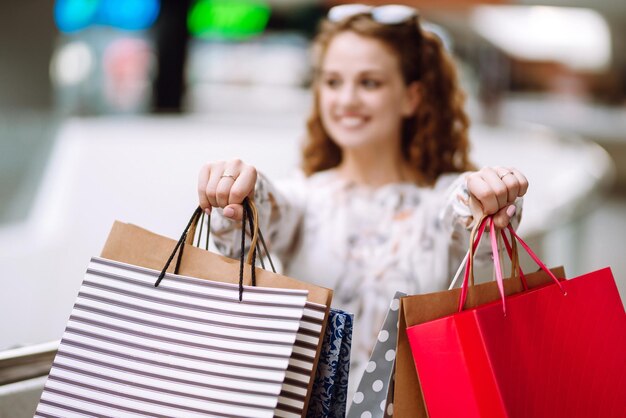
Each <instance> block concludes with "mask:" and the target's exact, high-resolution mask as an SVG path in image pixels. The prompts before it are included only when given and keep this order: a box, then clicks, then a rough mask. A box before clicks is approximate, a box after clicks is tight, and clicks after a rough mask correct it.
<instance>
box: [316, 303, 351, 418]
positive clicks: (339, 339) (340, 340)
mask: <svg viewBox="0 0 626 418" xmlns="http://www.w3.org/2000/svg"><path fill="white" fill-rule="evenodd" d="M352 322H353V315H352V314H350V313H346V312H344V311H341V310H339V309H333V308H331V310H330V314H329V315H328V325H327V326H326V333H325V334H324V341H323V343H322V351H321V353H320V359H319V362H318V364H317V371H316V374H315V381H314V383H313V392H312V393H311V400H310V402H309V409H308V411H307V417H310V418H313V417H315V418H322V417H323V418H341V417H345V415H346V402H347V396H348V375H349V372H350V347H351V345H352Z"/></svg>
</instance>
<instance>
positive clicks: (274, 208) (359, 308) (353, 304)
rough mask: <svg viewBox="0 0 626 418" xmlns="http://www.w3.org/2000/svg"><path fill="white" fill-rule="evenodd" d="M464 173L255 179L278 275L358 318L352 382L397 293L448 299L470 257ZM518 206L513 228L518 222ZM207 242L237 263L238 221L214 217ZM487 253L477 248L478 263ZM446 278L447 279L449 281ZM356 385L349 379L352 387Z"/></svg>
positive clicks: (262, 222)
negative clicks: (424, 178) (432, 180)
mask: <svg viewBox="0 0 626 418" xmlns="http://www.w3.org/2000/svg"><path fill="white" fill-rule="evenodd" d="M466 177H467V176H466V175H465V174H461V175H459V174H449V175H442V176H440V178H439V179H438V181H437V182H436V184H435V186H434V187H432V188H427V187H418V186H416V185H415V184H413V183H397V184H389V185H385V186H382V187H378V188H369V187H366V186H362V185H357V184H354V183H351V182H349V181H346V180H344V179H342V178H340V177H339V176H338V174H337V171H336V170H327V171H323V172H319V173H316V174H313V175H311V176H310V177H305V176H304V175H303V174H301V173H297V174H296V175H294V176H293V177H291V178H289V179H286V180H284V181H281V182H277V183H275V184H272V183H271V182H269V181H268V180H267V179H266V178H265V177H263V176H262V175H260V176H259V180H258V181H257V186H256V190H255V197H254V199H255V203H256V204H257V207H258V209H259V224H260V227H261V231H262V232H263V235H264V237H265V239H266V242H267V244H268V246H269V251H270V252H271V253H272V255H273V256H274V258H276V257H278V258H279V260H280V262H281V263H282V266H283V274H285V275H287V276H290V277H293V278H296V279H298V280H301V281H307V282H311V283H314V284H317V285H320V286H323V287H327V288H330V289H333V290H334V296H333V302H332V304H333V306H334V307H338V308H339V309H343V310H345V311H348V312H351V313H354V314H355V321H354V330H353V340H352V353H351V360H352V361H351V362H352V366H353V368H352V370H353V372H354V373H351V378H352V377H353V376H354V378H357V376H360V374H361V372H360V370H361V369H362V367H364V365H365V364H367V361H368V359H369V356H370V352H371V350H372V348H373V346H374V344H375V342H376V339H377V335H378V332H379V330H380V327H381V325H382V322H383V320H384V318H385V315H386V313H387V310H388V308H389V303H390V301H391V299H392V297H393V295H394V293H395V292H396V291H402V292H405V293H407V294H418V293H429V292H436V291H440V290H445V289H447V288H448V286H449V284H450V280H451V278H452V274H453V273H454V272H455V271H456V269H457V268H458V266H459V264H460V262H461V260H462V259H463V256H464V255H465V252H466V251H467V248H468V241H469V234H470V229H469V228H470V226H471V224H472V221H473V217H472V215H471V212H470V209H469V206H468V198H469V193H468V191H467V186H466ZM520 205H521V200H520V201H519V202H518V203H517V206H518V210H517V212H516V220H515V221H516V222H515V223H517V222H519V216H520V214H521V207H519V206H520ZM213 213H216V214H217V216H212V221H211V226H212V228H211V229H212V234H214V237H215V245H216V247H217V249H218V250H219V251H220V252H221V253H223V254H224V255H226V256H229V257H238V256H239V254H240V245H241V244H240V237H241V235H240V222H233V221H231V220H229V219H227V218H225V217H223V216H222V214H221V210H214V211H213ZM487 254H490V251H489V247H488V246H485V245H481V254H479V255H478V256H477V257H478V258H479V259H480V258H482V259H483V260H484V259H485V258H486V256H487ZM451 272H452V274H451ZM351 380H352V379H351Z"/></svg>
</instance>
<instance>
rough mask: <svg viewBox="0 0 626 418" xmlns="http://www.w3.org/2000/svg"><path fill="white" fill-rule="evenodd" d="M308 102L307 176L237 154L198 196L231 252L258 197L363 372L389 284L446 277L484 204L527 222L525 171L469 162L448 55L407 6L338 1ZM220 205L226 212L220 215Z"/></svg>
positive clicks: (318, 48) (500, 215)
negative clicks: (348, 323)
mask: <svg viewBox="0 0 626 418" xmlns="http://www.w3.org/2000/svg"><path fill="white" fill-rule="evenodd" d="M314 65H315V79H314V83H313V93H314V105H313V111H312V114H311V116H310V118H309V121H308V125H307V126H308V137H307V139H306V143H305V146H304V149H303V154H302V174H301V175H300V176H296V178H292V179H289V180H288V181H285V182H284V183H282V184H276V185H274V184H272V183H270V182H269V181H268V180H267V179H265V178H264V177H263V176H262V175H258V173H257V170H256V168H255V167H252V166H250V165H247V164H245V163H243V162H242V161H240V160H234V161H228V162H212V163H208V164H206V165H205V166H204V167H202V169H201V171H200V175H199V183H198V193H199V199H200V205H201V206H202V208H203V209H205V211H207V212H211V209H212V208H223V211H215V212H218V216H214V217H213V221H212V222H213V225H212V227H213V229H214V231H215V233H216V236H217V245H218V249H219V250H220V251H222V252H223V253H225V254H226V255H229V256H232V257H234V256H237V248H238V246H237V243H238V242H239V241H238V240H237V239H236V238H235V235H236V234H237V233H239V229H238V228H239V223H238V222H234V221H236V220H240V219H241V216H242V210H243V209H242V206H241V202H242V200H243V199H244V198H245V197H246V196H254V199H255V202H256V203H257V205H258V206H259V212H260V215H261V220H260V222H261V228H262V229H263V231H264V234H266V237H267V238H268V239H269V242H270V246H271V251H272V252H273V253H275V254H276V255H277V256H278V258H279V259H280V260H281V261H282V262H283V266H284V271H285V274H287V275H289V276H292V277H295V278H298V279H300V280H305V281H310V282H313V283H316V284H319V285H321V286H325V287H329V288H333V289H334V291H335V294H334V299H333V305H335V306H337V307H339V308H342V309H344V310H347V311H349V312H353V313H354V314H355V318H356V319H355V330H354V335H353V348H352V360H353V365H354V366H356V367H357V368H356V369H353V373H351V377H354V378H355V379H358V378H359V377H360V374H361V370H360V369H359V366H361V367H362V366H363V365H364V364H365V363H366V362H367V359H368V357H369V354H370V350H371V348H372V346H373V344H374V343H375V341H376V335H377V332H378V330H379V328H380V326H381V323H382V320H383V319H384V315H385V313H386V311H387V308H388V304H389V301H390V300H391V298H392V296H393V294H394V293H395V291H398V290H399V291H404V292H406V293H413V294H414V293H425V292H432V291H439V290H443V289H445V288H447V286H448V284H449V280H450V278H451V274H450V271H451V269H455V268H456V267H458V265H459V263H460V260H461V258H462V256H463V254H464V253H465V251H466V248H467V241H468V237H469V229H468V228H470V227H471V226H472V223H473V222H474V220H475V219H477V217H480V216H481V215H482V214H483V213H486V214H494V215H495V216H494V222H495V224H496V226H497V227H500V228H502V227H505V226H506V225H507V224H508V223H509V222H510V221H511V220H512V218H513V220H515V221H516V222H517V221H518V220H519V215H520V212H521V211H520V209H521V206H520V205H521V203H520V199H519V198H520V197H521V196H523V195H524V194H525V193H526V190H527V187H528V182H527V180H526V178H525V177H524V175H523V174H522V173H520V172H519V171H518V170H516V169H513V168H504V167H486V168H483V169H481V170H479V171H471V170H472V169H473V167H472V165H471V163H470V161H469V158H468V149H469V142H468V125H469V122H468V118H467V116H466V114H465V112H464V110H463V101H464V95H463V93H462V92H461V91H460V89H459V86H458V82H457V79H456V72H455V68H454V64H453V62H452V60H451V58H450V57H449V56H448V55H447V53H446V52H445V50H444V49H443V47H442V44H441V42H440V40H439V39H438V38H437V37H436V36H435V35H433V34H431V33H429V32H427V31H424V30H423V29H422V28H421V27H420V25H419V18H418V15H417V13H416V11H415V9H412V8H410V7H407V6H381V7H377V8H372V7H369V6H362V5H348V6H337V7H335V8H333V9H331V11H330V13H329V17H328V19H327V20H326V21H325V22H323V26H322V28H321V31H320V33H319V35H318V36H317V38H316V39H315V42H314ZM219 212H222V215H223V216H221V215H220V214H219Z"/></svg>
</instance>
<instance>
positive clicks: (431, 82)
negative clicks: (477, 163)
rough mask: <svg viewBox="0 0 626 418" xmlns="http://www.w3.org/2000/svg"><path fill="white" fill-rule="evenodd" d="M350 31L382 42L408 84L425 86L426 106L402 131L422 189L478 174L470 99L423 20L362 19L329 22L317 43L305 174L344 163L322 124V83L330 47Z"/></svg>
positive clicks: (422, 99)
mask: <svg viewBox="0 0 626 418" xmlns="http://www.w3.org/2000/svg"><path fill="white" fill-rule="evenodd" d="M346 31H352V32H354V33H356V34H358V35H361V36H365V37H369V38H373V39H377V40H379V41H382V42H383V43H384V44H385V45H387V46H388V47H389V48H390V49H391V50H392V51H394V52H395V54H396V56H397V57H398V59H399V62H400V68H401V71H402V76H403V78H404V82H405V84H406V85H409V84H411V83H413V82H418V84H419V91H420V104H419V105H418V107H417V109H416V112H415V115H414V116H413V117H410V118H406V119H405V121H404V122H403V127H402V155H403V157H404V158H405V160H406V161H407V162H408V163H409V166H410V167H411V168H412V169H413V170H414V174H415V178H416V181H417V184H419V185H422V186H432V185H433V184H434V183H435V181H436V180H437V178H438V177H439V175H441V174H443V173H450V172H463V171H467V170H472V169H474V166H473V164H472V163H471V162H470V160H469V148H470V144H469V139H468V129H469V118H468V117H467V114H466V113H465V110H464V102H465V93H464V92H463V91H462V90H461V89H460V87H459V83H458V80H457V74H456V67H455V64H454V62H453V60H452V58H451V57H450V55H449V54H448V53H446V51H445V49H444V47H443V45H442V43H441V41H440V40H439V38H438V37H437V36H436V35H434V34H432V33H430V32H428V31H425V30H422V28H421V27H420V25H419V22H418V19H417V18H415V19H414V20H413V21H412V22H410V23H407V24H401V25H383V24H380V23H377V22H375V21H374V20H372V18H371V17H370V16H369V15H367V14H361V15H356V16H353V17H350V18H348V19H345V20H342V21H340V22H330V21H327V20H325V21H323V22H322V26H321V29H320V31H319V33H318V35H317V36H316V38H315V40H314V43H313V53H314V69H315V80H314V83H313V97H314V104H313V110H312V113H311V115H310V117H309V119H308V121H307V131H308V132H307V133H308V135H307V138H306V141H305V144H304V147H303V153H302V169H303V171H304V172H305V174H307V175H311V174H313V173H316V172H318V171H322V170H327V169H330V168H333V167H336V166H337V165H339V163H340V162H341V158H342V151H341V148H340V147H339V146H338V145H337V144H336V143H335V142H334V141H333V140H332V138H331V137H330V136H329V135H328V133H327V132H326V130H325V129H324V126H323V124H322V121H321V117H320V112H319V97H318V87H317V85H318V82H319V81H318V80H317V78H318V73H319V69H320V68H321V65H322V61H323V59H324V54H325V52H326V49H327V48H328V45H329V44H330V42H331V41H332V39H333V37H334V36H335V35H337V34H339V33H341V32H346Z"/></svg>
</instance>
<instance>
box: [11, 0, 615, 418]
mask: <svg viewBox="0 0 626 418" xmlns="http://www.w3.org/2000/svg"><path fill="white" fill-rule="evenodd" d="M338 3H341V2H340V1H335V0H141V1H140V0H133V1H115V0H56V1H54V2H38V1H34V0H23V1H19V2H15V1H4V2H1V3H0V265H1V266H2V269H1V273H0V318H2V319H1V320H0V324H1V326H0V329H1V331H0V417H5V416H6V417H22V416H32V413H33V410H34V409H33V408H34V407H35V405H36V400H37V399H38V398H37V397H38V394H39V393H40V392H41V387H42V385H43V381H45V376H44V377H42V376H41V374H42V372H41V370H45V369H46V367H48V368H49V367H50V359H51V357H50V355H51V353H52V355H53V353H54V349H55V347H56V344H58V340H59V339H60V338H61V335H62V333H63V330H64V326H65V322H66V320H67V317H68V315H69V314H70V311H71V309H72V305H73V301H74V299H75V297H76V292H77V291H78V288H79V287H80V284H81V281H82V278H83V274H84V271H85V267H86V265H87V264H88V262H89V260H90V258H91V257H92V256H97V255H98V254H99V253H100V251H101V249H102V246H103V244H104V242H105V240H106V237H107V234H108V232H109V230H110V228H111V225H112V224H113V222H114V221H115V220H121V221H124V222H129V223H133V224H137V225H141V226H142V227H144V228H147V229H149V230H151V231H154V232H157V233H159V234H162V235H166V236H170V237H177V236H179V235H180V229H181V227H182V226H184V224H185V223H186V221H187V219H188V216H189V214H190V213H191V212H192V211H193V209H194V208H195V206H196V205H197V195H196V178H197V172H198V170H199V168H200V167H201V165H202V164H203V163H205V162H206V161H216V160H224V159H231V158H241V159H242V160H244V161H246V162H249V163H250V164H253V165H255V166H257V167H258V168H259V170H260V171H262V172H263V173H264V174H265V175H266V176H267V177H269V178H276V179H278V178H280V177H285V176H289V175H291V173H293V172H294V170H296V169H297V167H298V163H299V151H300V146H301V143H302V141H301V140H302V138H303V136H304V135H305V133H306V131H305V129H306V119H307V117H308V115H309V112H310V107H311V103H312V97H311V94H310V93H309V87H310V86H311V81H312V77H313V74H312V71H311V69H310V61H311V58H310V55H311V54H310V48H309V47H310V45H311V40H312V37H313V35H314V33H315V31H316V29H317V27H318V24H319V22H320V20H321V19H322V18H324V16H325V15H326V13H327V11H328V9H329V8H330V7H331V6H333V5H336V4H338ZM367 3H370V4H385V3H388V2H384V1H380V0H377V1H368V2H367ZM394 3H403V4H408V5H411V6H414V7H415V8H417V9H418V10H419V15H420V19H421V21H422V22H423V27H424V28H425V29H426V30H430V31H432V32H434V33H435V34H436V35H438V36H439V37H440V39H441V40H442V42H443V43H444V44H445V46H446V48H447V49H448V51H449V52H450V53H451V54H452V55H453V56H454V59H455V61H456V63H457V66H458V69H459V77H460V83H461V85H462V87H463V89H464V90H465V92H466V93H467V101H466V110H467V112H468V114H469V115H470V118H471V122H472V124H471V130H470V137H471V140H472V148H471V156H472V159H473V161H475V162H476V164H477V165H479V166H490V165H503V166H510V167H517V168H519V169H520V170H522V171H524V173H526V174H527V177H528V179H529V183H530V188H529V191H528V194H527V196H526V197H525V200H524V213H523V215H522V222H521V224H520V227H519V231H520V234H521V235H522V236H523V237H524V238H525V239H526V240H527V242H528V243H529V244H530V245H531V247H532V248H534V249H536V251H537V253H538V254H539V255H540V257H541V258H542V259H543V260H544V261H545V262H546V264H548V265H551V266H557V265H563V266H564V267H565V271H566V273H567V276H568V277H575V276H577V275H581V274H584V273H587V272H591V271H593V270H596V269H600V268H603V267H606V266H610V267H611V269H612V271H613V274H614V277H615V280H616V282H617V286H618V289H619V291H620V293H621V295H622V298H624V297H626V258H625V257H624V248H625V247H624V240H623V239H622V237H626V3H624V2H620V1H614V0H597V1H582V0H544V1H535V0H508V1H507V0H491V1H479V0H469V1H463V0H405V1H398V2H394ZM522 264H523V265H524V266H525V267H526V268H528V269H529V270H532V269H534V268H535V267H534V266H533V264H532V262H531V261H530V259H529V258H527V257H526V258H524V256H523V262H522ZM484 274H485V278H486V279H489V278H491V275H490V272H488V271H487V272H485V273H484ZM3 353H4V354H3ZM20 356H24V358H27V359H29V360H27V361H28V362H29V363H28V364H26V365H22V366H20V367H13V368H12V369H10V370H11V371H6V370H9V369H6V370H5V371H3V365H7V364H13V363H11V361H14V362H15V361H17V360H12V359H15V358H19V357H20ZM29 356H30V357H29ZM33 376H34V377H33ZM38 376H39V377H38ZM42 379H44V380H42Z"/></svg>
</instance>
